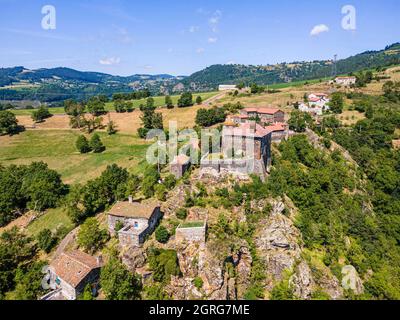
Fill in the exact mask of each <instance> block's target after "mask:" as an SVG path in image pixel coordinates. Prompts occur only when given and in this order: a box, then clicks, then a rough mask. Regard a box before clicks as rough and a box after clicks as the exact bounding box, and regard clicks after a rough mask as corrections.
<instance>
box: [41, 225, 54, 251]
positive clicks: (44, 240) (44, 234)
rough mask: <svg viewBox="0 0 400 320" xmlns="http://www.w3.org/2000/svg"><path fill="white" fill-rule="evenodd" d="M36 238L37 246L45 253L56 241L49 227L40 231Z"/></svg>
mask: <svg viewBox="0 0 400 320" xmlns="http://www.w3.org/2000/svg"><path fill="white" fill-rule="evenodd" d="M36 239H37V242H38V247H39V248H40V249H42V250H43V251H44V252H46V253H49V252H50V251H51V249H53V248H54V246H55V244H56V243H57V239H56V238H55V237H53V234H52V232H51V231H50V230H49V229H44V230H42V231H40V233H39V234H38V235H37V238H36Z"/></svg>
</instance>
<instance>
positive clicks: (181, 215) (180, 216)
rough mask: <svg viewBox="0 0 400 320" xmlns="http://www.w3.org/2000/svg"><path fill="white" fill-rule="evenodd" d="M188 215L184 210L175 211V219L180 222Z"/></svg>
mask: <svg viewBox="0 0 400 320" xmlns="http://www.w3.org/2000/svg"><path fill="white" fill-rule="evenodd" d="M187 215H188V211H187V209H185V208H180V209H178V211H176V217H177V218H178V219H181V220H185V219H186V217H187Z"/></svg>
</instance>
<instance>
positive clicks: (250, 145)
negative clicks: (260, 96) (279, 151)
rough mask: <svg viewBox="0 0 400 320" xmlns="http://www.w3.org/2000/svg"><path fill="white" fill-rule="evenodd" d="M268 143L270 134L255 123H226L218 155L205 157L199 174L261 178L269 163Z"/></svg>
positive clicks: (269, 150) (269, 147)
mask: <svg viewBox="0 0 400 320" xmlns="http://www.w3.org/2000/svg"><path fill="white" fill-rule="evenodd" d="M271 142H272V131H271V130H270V129H268V128H264V127H262V126H261V125H259V124H257V123H255V122H248V123H242V124H240V125H235V124H229V123H226V124H225V126H224V128H223V131H222V143H221V153H219V154H207V155H205V156H204V157H203V158H202V160H201V163H200V166H201V172H202V174H205V173H213V174H214V173H215V174H219V173H229V174H234V175H238V176H244V177H245V176H248V175H250V174H253V173H254V174H257V175H259V176H260V177H261V178H265V175H266V173H267V172H269V170H270V166H271V162H272V155H271Z"/></svg>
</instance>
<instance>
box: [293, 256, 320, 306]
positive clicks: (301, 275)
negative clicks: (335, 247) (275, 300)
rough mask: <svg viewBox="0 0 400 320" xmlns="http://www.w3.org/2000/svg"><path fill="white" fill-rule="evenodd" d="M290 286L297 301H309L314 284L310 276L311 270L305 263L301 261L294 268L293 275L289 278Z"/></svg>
mask: <svg viewBox="0 0 400 320" xmlns="http://www.w3.org/2000/svg"><path fill="white" fill-rule="evenodd" d="M289 283H290V286H291V287H292V288H293V294H294V295H295V296H296V297H297V298H298V299H303V300H309V299H311V294H312V292H313V289H314V286H315V283H314V279H313V277H312V274H311V269H310V267H309V266H308V264H307V263H306V262H305V261H302V262H301V263H300V264H299V265H298V266H297V268H296V272H295V274H294V275H293V276H292V277H291V278H290V281H289Z"/></svg>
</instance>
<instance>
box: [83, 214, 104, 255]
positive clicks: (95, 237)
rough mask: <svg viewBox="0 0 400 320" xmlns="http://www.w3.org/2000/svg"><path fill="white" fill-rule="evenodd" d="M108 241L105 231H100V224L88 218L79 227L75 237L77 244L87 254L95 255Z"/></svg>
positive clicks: (94, 219)
mask: <svg viewBox="0 0 400 320" xmlns="http://www.w3.org/2000/svg"><path fill="white" fill-rule="evenodd" d="M107 240H108V233H107V231H106V230H101V229H100V224H99V222H98V221H97V219H96V218H88V219H86V221H85V222H84V223H83V224H82V225H81V227H80V228H79V231H78V235H77V243H78V245H79V246H80V247H82V248H83V249H84V250H85V251H86V252H88V253H91V254H93V253H95V252H96V251H97V250H99V249H101V248H102V246H103V245H104V244H105V242H106V241H107Z"/></svg>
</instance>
